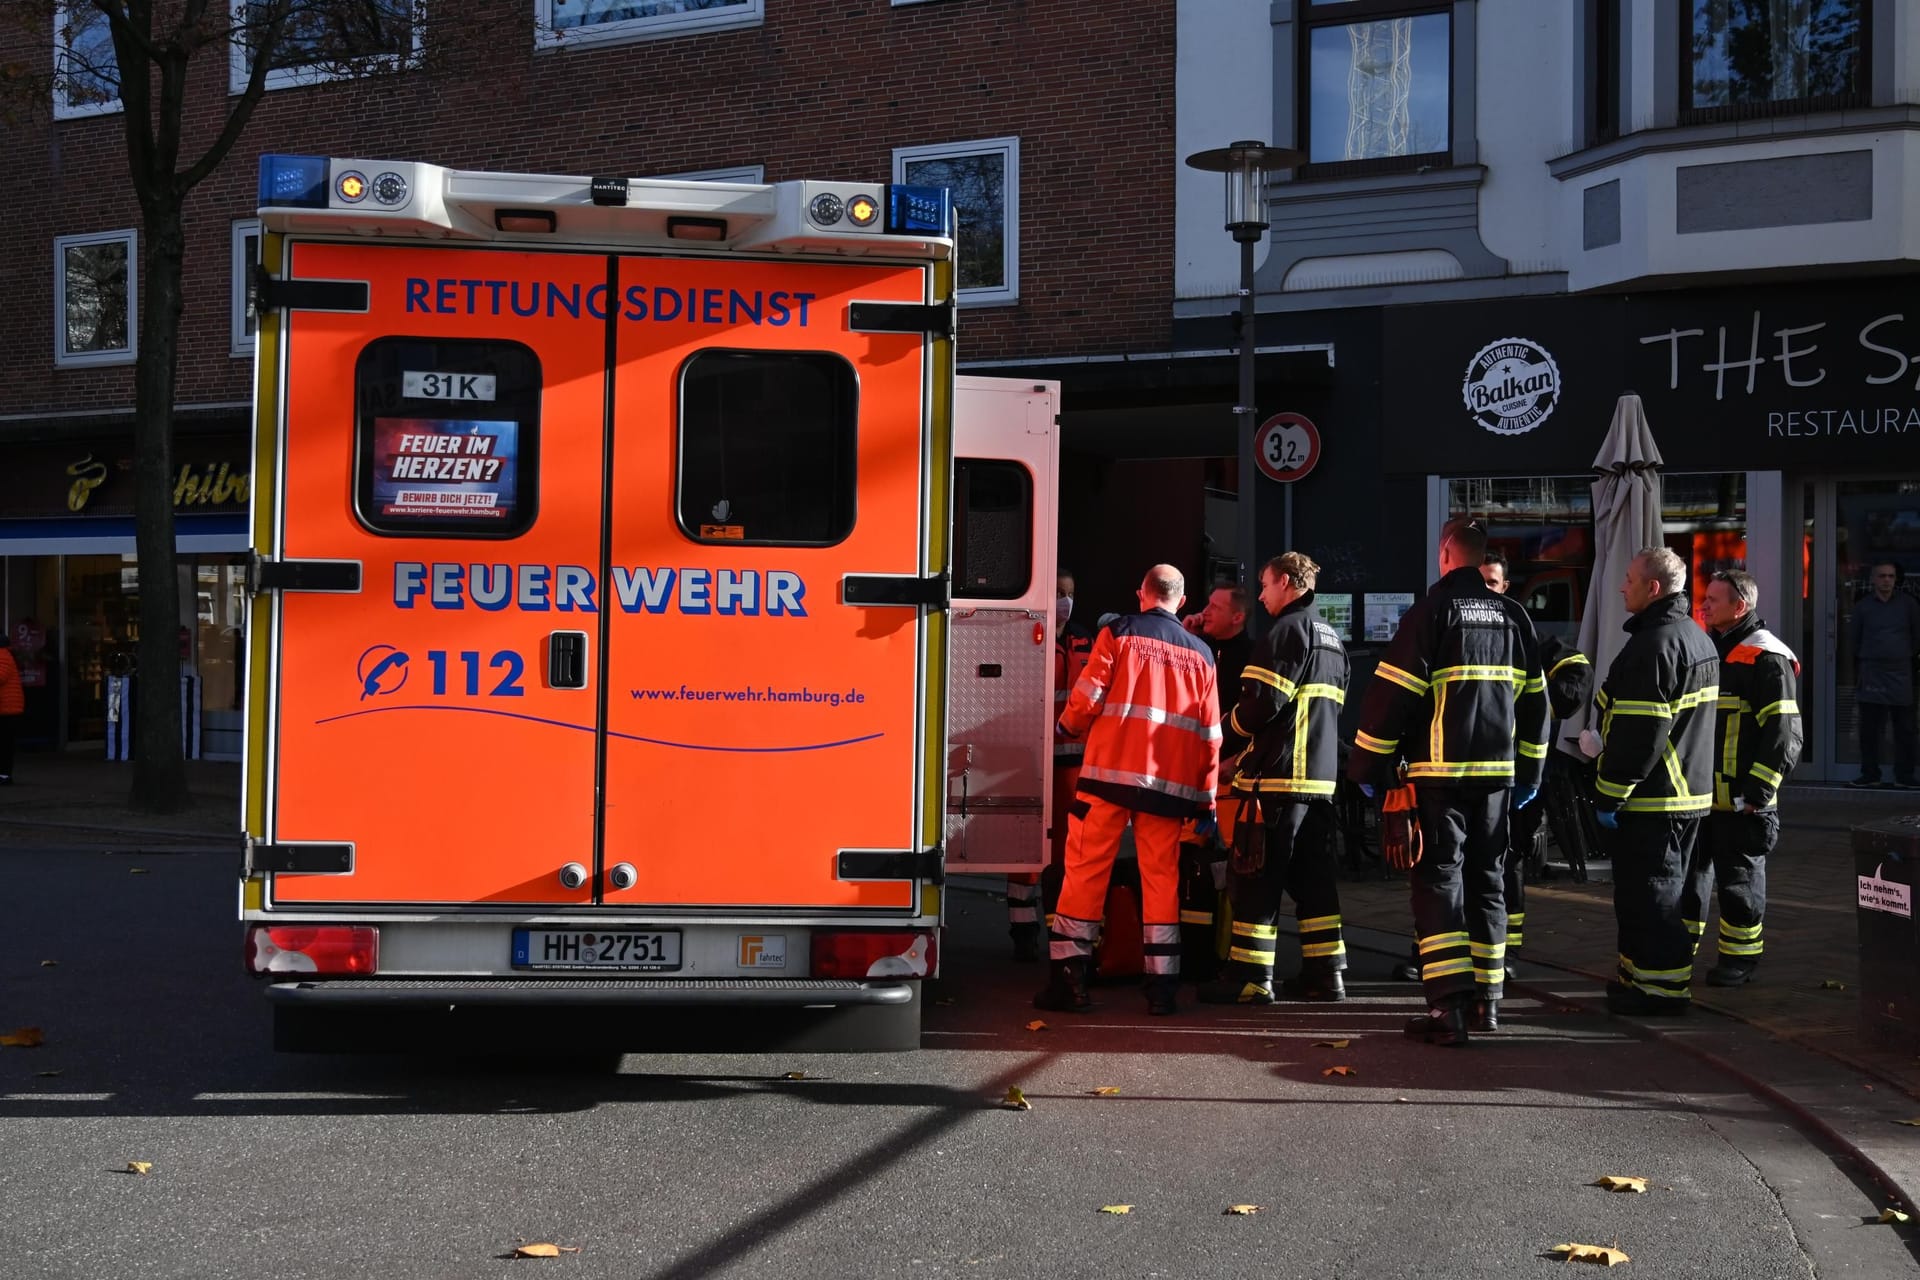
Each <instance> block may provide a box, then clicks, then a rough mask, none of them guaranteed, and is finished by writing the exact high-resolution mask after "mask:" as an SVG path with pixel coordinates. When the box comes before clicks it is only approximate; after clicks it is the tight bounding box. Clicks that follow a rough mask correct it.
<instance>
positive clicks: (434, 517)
mask: <svg viewBox="0 0 1920 1280" xmlns="http://www.w3.org/2000/svg"><path fill="white" fill-rule="evenodd" d="M540 380H541V373H540V358H539V357H538V356H536V355H535V354H534V353H533V350H532V349H531V348H530V347H527V346H524V345H522V344H521V343H518V342H502V341H493V340H489V339H480V338H376V339H375V340H374V341H372V342H369V343H368V344H367V345H366V346H365V347H364V348H362V349H361V352H360V358H359V360H358V361H356V362H355V364H354V371H353V396H354V411H355V412H354V477H353V506H354V514H355V515H356V516H357V517H358V518H359V520H360V523H361V524H362V525H364V526H365V527H366V528H367V529H369V530H371V531H372V532H374V533H384V534H391V535H394V536H396V537H409V538H412V537H422V536H426V537H433V536H442V537H460V538H512V537H516V536H518V535H519V534H522V533H525V532H526V531H527V529H528V528H529V527H530V526H531V525H532V524H533V518H534V515H535V508H536V507H537V505H538V504H537V501H536V498H537V495H538V494H539V492H540V484H539V481H540Z"/></svg>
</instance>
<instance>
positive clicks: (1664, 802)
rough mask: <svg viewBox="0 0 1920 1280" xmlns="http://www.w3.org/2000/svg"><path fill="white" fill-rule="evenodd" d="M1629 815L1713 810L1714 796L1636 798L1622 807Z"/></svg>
mask: <svg viewBox="0 0 1920 1280" xmlns="http://www.w3.org/2000/svg"><path fill="white" fill-rule="evenodd" d="M1620 807H1621V808H1622V809H1625V810H1626V811H1627V812H1628V813H1693V812H1696V811H1697V812H1705V811H1706V810H1708V809H1711V808H1713V797H1712V796H1691V795H1688V796H1660V797H1658V798H1656V799H1649V798H1648V797H1646V796H1635V797H1633V798H1632V799H1630V800H1628V801H1626V802H1625V803H1624V804H1622V805H1621V806H1620Z"/></svg>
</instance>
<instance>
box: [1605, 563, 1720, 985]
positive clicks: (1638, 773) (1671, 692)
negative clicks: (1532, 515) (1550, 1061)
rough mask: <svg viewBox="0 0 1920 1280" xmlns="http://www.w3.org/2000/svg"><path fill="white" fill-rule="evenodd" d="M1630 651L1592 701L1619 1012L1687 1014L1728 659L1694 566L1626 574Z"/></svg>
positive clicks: (1637, 566)
mask: <svg viewBox="0 0 1920 1280" xmlns="http://www.w3.org/2000/svg"><path fill="white" fill-rule="evenodd" d="M1620 594H1621V595H1622V596H1623V597H1624V598H1625V599H1626V602H1627V612H1628V613H1629V614H1631V615H1633V616H1632V617H1630V618H1628V619H1627V625H1626V630H1627V636H1628V639H1627V643H1626V647H1625V648H1623V649H1621V650H1620V654H1619V656H1618V657H1616V658H1615V659H1614V660H1613V666H1612V668H1611V669H1610V670H1609V671H1608V672H1607V680H1606V684H1605V685H1603V686H1602V687H1601V689H1600V692H1599V694H1598V695H1596V696H1595V698H1594V706H1595V707H1596V708H1597V709H1598V710H1599V712H1600V716H1601V719H1600V739H1601V747H1600V757H1599V760H1598V761H1597V762H1596V769H1597V777H1596V778H1595V782H1594V790H1595V796H1594V816H1595V817H1596V818H1597V819H1598V820H1599V823H1600V825H1601V826H1602V827H1603V828H1605V829H1606V830H1607V831H1608V832H1609V833H1610V834H1609V836H1608V837H1607V841H1606V843H1607V851H1608V853H1609V854H1610V855H1611V856H1612V858H1613V914H1614V918H1615V920H1616V921H1617V922H1618V924H1619V932H1620V971H1619V974H1618V976H1617V977H1616V978H1615V980H1614V981H1612V982H1609V983H1608V984H1607V1007H1608V1008H1610V1009H1612V1010H1613V1011H1614V1012H1615V1013H1628V1014H1667V1013H1685V1012H1687V1010H1688V1009H1689V1008H1691V1004H1690V1003H1689V1002H1690V1000H1691V998H1692V997H1691V993H1690V992H1689V989H1688V988H1689V987H1690V985H1691V983H1692V979H1693V942H1694V939H1693V936H1692V935H1691V934H1690V933H1689V932H1688V931H1687V927H1686V925H1685V924H1683V923H1682V919H1681V899H1682V897H1683V895H1684V893H1685V891H1686V883H1687V868H1688V865H1689V863H1690V861H1691V859H1692V857H1693V849H1694V842H1695V841H1696V839H1697V838H1698V836H1699V833H1700V819H1701V817H1702V816H1704V815H1705V814H1706V812H1707V810H1708V809H1709V808H1711V807H1712V804H1713V717H1714V709H1715V705H1716V703H1717V702H1718V701H1719V697H1720V655H1719V653H1718V652H1716V651H1715V650H1714V647H1713V642H1712V641H1711V640H1709V639H1707V633H1706V632H1704V631H1702V630H1701V629H1700V628H1699V626H1698V625H1696V624H1695V623H1694V621H1693V618H1692V617H1691V616H1690V615H1689V613H1688V610H1687V566H1686V563H1685V562H1684V561H1682V560H1681V559H1680V557H1679V556H1677V555H1675V554H1674V553H1673V552H1671V551H1669V550H1667V548H1665V547H1647V548H1645V549H1644V550H1642V551H1641V552H1640V553H1639V554H1638V555H1636V556H1635V557H1634V558H1633V562H1632V563H1631V564H1630V565H1628V566H1627V578H1626V581H1625V582H1624V583H1623V584H1621V587H1620Z"/></svg>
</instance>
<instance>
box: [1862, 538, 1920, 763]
mask: <svg viewBox="0 0 1920 1280" xmlns="http://www.w3.org/2000/svg"><path fill="white" fill-rule="evenodd" d="M1867 581H1868V584H1869V585H1870V586H1871V587H1872V588H1873V589H1872V590H1871V591H1870V592H1868V594H1867V596H1866V597H1865V598H1864V599H1862V600H1861V601H1860V603H1859V604H1857V605H1855V606H1854V607H1853V617H1852V619H1851V620H1850V621H1849V623H1848V632H1849V636H1850V638H1851V639H1852V641H1853V661H1854V690H1853V700H1854V705H1855V706H1856V707H1858V708H1859V710H1860V776H1859V777H1858V778H1856V779H1854V781H1853V784H1852V785H1854V786H1856V787H1877V786H1879V785H1880V738H1881V734H1882V730H1883V726H1884V728H1885V729H1890V730H1892V731H1893V785H1894V786H1896V787H1899V788H1901V789H1903V790H1907V791H1912V790H1915V789H1916V788H1920V774H1916V773H1915V772H1914V737H1915V732H1914V696H1913V695H1914V689H1913V665H1914V657H1915V655H1916V654H1920V601H1916V600H1915V599H1914V598H1913V597H1912V596H1910V595H1908V594H1907V593H1906V592H1904V591H1902V590H1900V566H1899V565H1897V564H1893V563H1891V562H1889V561H1882V562H1881V563H1879V564H1876V565H1874V566H1873V568H1872V569H1871V570H1869V571H1868V578H1867Z"/></svg>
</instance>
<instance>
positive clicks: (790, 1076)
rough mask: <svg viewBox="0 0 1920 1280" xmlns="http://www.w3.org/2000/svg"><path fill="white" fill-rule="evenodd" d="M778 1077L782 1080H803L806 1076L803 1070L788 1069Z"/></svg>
mask: <svg viewBox="0 0 1920 1280" xmlns="http://www.w3.org/2000/svg"><path fill="white" fill-rule="evenodd" d="M780 1078H781V1079H782V1080H805V1079H806V1078H807V1073H806V1072H804V1071H789V1072H787V1074H785V1075H783V1076H781V1077H780Z"/></svg>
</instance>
